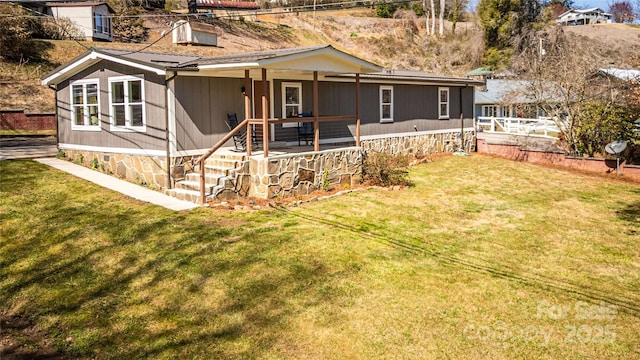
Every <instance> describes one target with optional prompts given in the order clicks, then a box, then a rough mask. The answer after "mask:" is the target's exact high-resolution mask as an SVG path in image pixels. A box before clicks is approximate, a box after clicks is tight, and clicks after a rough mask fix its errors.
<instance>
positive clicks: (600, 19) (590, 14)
mask: <svg viewBox="0 0 640 360" xmlns="http://www.w3.org/2000/svg"><path fill="white" fill-rule="evenodd" d="M612 19H613V15H611V14H609V13H606V12H604V10H602V9H600V8H591V9H584V10H579V9H576V10H569V11H566V12H564V13H562V14H560V16H558V18H557V19H556V22H557V23H558V24H561V25H590V24H610V23H612V22H613V20H612Z"/></svg>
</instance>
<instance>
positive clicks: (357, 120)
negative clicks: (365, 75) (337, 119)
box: [356, 74, 360, 146]
mask: <svg viewBox="0 0 640 360" xmlns="http://www.w3.org/2000/svg"><path fill="white" fill-rule="evenodd" d="M356 146H360V74H356Z"/></svg>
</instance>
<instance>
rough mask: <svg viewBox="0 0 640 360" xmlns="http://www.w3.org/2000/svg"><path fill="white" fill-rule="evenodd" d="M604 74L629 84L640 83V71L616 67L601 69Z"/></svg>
mask: <svg viewBox="0 0 640 360" xmlns="http://www.w3.org/2000/svg"><path fill="white" fill-rule="evenodd" d="M599 70H600V71H601V72H602V73H604V74H606V75H608V76H613V77H615V78H617V79H620V80H622V81H627V82H635V83H636V84H638V83H640V69H618V68H614V67H610V68H601V69H599Z"/></svg>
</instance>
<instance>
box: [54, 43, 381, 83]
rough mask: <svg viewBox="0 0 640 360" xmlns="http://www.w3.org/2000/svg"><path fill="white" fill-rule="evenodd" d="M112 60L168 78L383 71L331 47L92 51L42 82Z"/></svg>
mask: <svg viewBox="0 0 640 360" xmlns="http://www.w3.org/2000/svg"><path fill="white" fill-rule="evenodd" d="M101 60H108V61H113V62H116V63H120V64H124V65H128V66H132V67H135V68H139V69H141V70H147V71H151V72H154V73H156V74H158V75H167V71H197V72H199V73H201V75H205V76H206V75H215V74H226V75H238V76H240V74H241V71H243V70H247V69H260V68H265V69H270V70H276V71H292V72H306V73H309V72H313V71H318V72H319V73H322V74H325V75H326V74H341V73H372V72H379V71H381V70H382V68H381V67H379V66H378V65H375V64H373V63H371V62H368V61H365V60H362V59H360V58H358V57H355V56H353V55H350V54H347V53H345V52H342V51H340V50H337V49H335V48H333V47H332V46H331V45H324V46H311V47H301V48H289V49H278V50H267V51H259V52H249V53H240V54H229V55H218V56H198V55H184V54H167V53H154V52H145V51H126V50H117V49H108V48H91V49H89V51H87V52H86V53H84V54H82V55H80V56H79V57H77V58H75V59H73V60H71V61H70V62H68V63H66V64H64V65H62V66H60V67H58V68H57V69H55V70H53V71H52V72H51V73H49V74H47V75H45V76H44V77H43V78H42V84H43V85H49V84H57V83H60V82H61V81H64V80H65V79H67V78H69V77H71V76H73V75H74V74H76V73H78V72H80V71H82V70H84V69H86V68H88V67H89V66H92V65H93V64H95V63H97V62H99V61H101Z"/></svg>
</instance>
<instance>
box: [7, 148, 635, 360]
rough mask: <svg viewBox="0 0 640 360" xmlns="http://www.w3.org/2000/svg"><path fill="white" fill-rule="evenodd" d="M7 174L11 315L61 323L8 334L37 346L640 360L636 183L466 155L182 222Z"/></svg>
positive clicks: (88, 187) (77, 350)
mask: <svg viewBox="0 0 640 360" xmlns="http://www.w3.org/2000/svg"><path fill="white" fill-rule="evenodd" d="M0 171H1V172H0V174H2V177H1V186H0V218H1V230H2V243H1V244H0V314H2V317H3V319H4V320H3V321H7V320H6V319H15V318H20V319H26V321H28V323H29V327H28V329H30V331H28V332H26V333H33V332H35V331H36V330H37V332H38V333H39V334H43V335H42V339H41V341H31V342H30V340H29V339H24V337H25V331H21V330H20V329H17V328H16V327H9V328H8V330H4V332H5V333H4V334H3V336H9V337H10V338H12V339H14V340H15V341H18V342H22V344H23V346H22V349H23V351H24V352H25V353H26V354H29V353H28V351H33V352H36V351H39V350H43V348H44V347H46V346H49V347H52V348H53V349H55V350H58V351H61V352H63V353H64V354H67V355H69V356H79V357H96V358H99V359H102V358H139V357H152V358H176V357H179V356H183V357H188V358H267V359H271V358H362V359H368V358H395V357H401V358H416V359H423V358H490V359H512V358H541V357H544V358H566V359H582V358H639V357H640V352H639V351H640V350H639V347H638V346H639V345H638V344H640V335H638V334H640V321H639V317H640V306H639V304H640V291H639V290H640V253H639V251H638V238H639V237H638V234H639V233H640V188H639V187H638V186H636V185H631V184H625V183H621V182H616V181H611V180H607V179H602V178H594V177H589V176H585V175H581V174H575V173H568V172H564V171H560V170H553V169H546V168H541V167H537V166H532V165H528V164H523V163H515V162H509V161H506V160H500V159H494V158H489V157H483V156H472V157H448V158H442V159H439V160H437V161H436V162H434V163H430V164H424V165H420V166H418V167H415V168H414V169H413V170H412V172H411V178H412V180H413V181H414V182H415V186H413V187H411V188H409V189H408V190H404V191H378V190H370V191H364V192H356V193H351V194H349V195H346V196H342V197H336V198H332V199H330V200H327V201H321V202H315V203H309V204H307V205H305V206H301V207H293V208H281V209H276V210H271V211H257V212H216V211H214V210H209V209H197V210H194V211H191V212H182V213H176V212H171V211H168V210H164V209H162V208H159V207H155V206H150V205H147V204H143V203H140V202H137V201H134V200H131V199H128V198H126V197H123V196H121V195H119V194H116V193H113V192H110V191H107V190H104V189H102V188H100V187H97V186H95V185H93V184H89V183H86V182H83V181H80V180H77V179H75V178H73V177H72V176H69V175H66V174H63V173H60V172H57V171H54V170H51V169H49V168H46V167H45V166H43V165H40V164H37V163H33V162H30V161H2V162H0ZM25 349H26V350H25ZM30 349H31V350H30ZM32 354H33V353H32Z"/></svg>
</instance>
